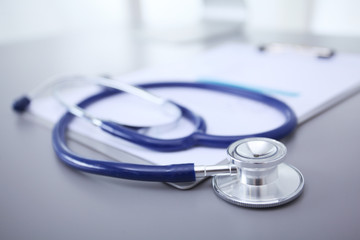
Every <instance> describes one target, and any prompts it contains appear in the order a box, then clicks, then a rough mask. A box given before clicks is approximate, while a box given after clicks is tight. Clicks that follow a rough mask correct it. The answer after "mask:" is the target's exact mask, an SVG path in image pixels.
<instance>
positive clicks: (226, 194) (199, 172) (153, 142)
mask: <svg viewBox="0 0 360 240" xmlns="http://www.w3.org/2000/svg"><path fill="white" fill-rule="evenodd" d="M81 80H82V81H83V80H85V81H89V79H87V78H81ZM90 80H91V82H92V83H94V84H97V85H99V86H102V87H103V89H102V90H101V91H100V92H98V93H96V94H93V95H91V96H89V97H86V98H85V99H83V100H82V101H81V102H79V103H78V104H77V105H71V104H67V103H66V101H64V100H63V99H62V98H61V97H60V96H59V94H56V91H55V96H56V98H57V99H58V100H59V102H60V103H62V104H63V105H64V106H65V107H66V109H67V110H68V112H66V113H65V114H64V115H63V116H62V117H61V118H60V120H59V121H58V122H57V123H56V124H55V126H54V128H53V132H52V142H53V148H54V151H55V153H56V154H57V156H58V157H59V159H60V160H62V161H63V162H64V163H66V164H68V165H70V166H71V167H73V168H76V169H78V170H81V171H84V172H88V173H93V174H99V175H105V176H110V177H117V178H125V179H131V180H140V181H158V182H193V181H195V180H196V179H198V178H204V177H208V176H214V177H213V188H214V190H215V193H217V195H218V196H219V197H221V198H222V199H224V200H226V201H228V202H230V203H234V204H237V205H241V206H246V207H272V206H278V205H282V204H285V203H287V202H289V201H291V200H293V199H295V198H296V197H298V196H299V195H300V194H301V192H302V189H303V186H304V178H303V176H302V174H301V173H300V171H299V170H297V169H296V168H294V167H293V166H290V165H288V164H285V163H282V162H283V160H284V156H285V154H286V147H285V146H284V145H283V144H282V143H280V142H278V141H276V140H274V139H281V138H283V137H285V136H287V135H289V134H290V133H291V132H292V131H293V130H294V129H295V127H296V125H297V120H296V116H295V113H294V112H293V111H292V110H291V108H290V107H289V106H288V105H286V104H285V103H284V102H282V101H280V100H278V99H275V98H273V97H270V96H267V95H265V94H262V93H259V92H255V91H250V90H246V89H242V88H237V87H229V86H222V85H218V84H210V83H199V82H158V83H146V84H140V85H137V86H132V85H128V84H126V83H123V82H119V81H115V80H109V79H106V78H102V77H96V78H91V79H90ZM64 82H67V83H69V82H70V81H53V83H52V84H51V85H53V89H57V88H58V87H59V86H60V85H61V84H63V83H64ZM48 85H49V84H48ZM54 86H55V87H54ZM176 87H184V88H197V89H205V90H209V91H215V92H221V93H225V94H231V95H234V96H237V97H240V98H247V99H250V100H254V101H257V102H260V103H262V104H265V105H267V106H269V107H271V108H274V109H276V110H278V111H279V112H280V113H282V115H283V116H284V117H285V121H284V123H283V124H282V125H281V126H279V127H277V128H275V129H273V130H270V131H266V132H261V133H254V134H248V135H240V136H238V135H236V136H218V135H211V134H207V133H206V123H205V121H204V119H203V118H202V117H201V116H199V115H197V114H195V113H194V112H192V111H191V110H190V109H189V108H187V107H185V106H182V105H180V104H178V103H175V102H172V101H169V100H166V99H162V98H160V97H158V96H155V95H153V94H151V93H150V92H148V90H149V89H153V88H176ZM40 89H41V88H40ZM34 92H36V93H37V92H39V89H37V90H36V91H34ZM122 93H129V94H133V95H135V96H138V97H141V98H143V99H146V100H148V101H150V102H152V103H154V104H158V105H159V106H160V107H161V108H163V109H165V110H164V111H167V112H169V113H171V114H172V115H173V121H172V122H176V121H178V120H179V118H181V117H182V118H185V119H187V120H188V121H190V122H191V123H192V124H193V125H194V129H195V130H194V131H193V132H192V133H191V134H189V135H187V136H185V137H180V138H175V139H161V138H156V137H153V136H148V135H146V131H144V129H145V130H146V129H149V128H152V127H159V126H129V125H123V124H121V123H118V122H114V121H111V120H105V119H101V118H98V117H94V116H92V115H91V114H89V113H88V112H87V111H86V108H87V107H89V106H90V105H91V104H93V103H96V102H98V101H100V100H102V99H105V98H107V97H110V96H113V95H116V94H122ZM35 95H36V94H35V93H30V94H28V95H26V96H24V97H22V98H20V99H19V100H17V101H16V102H15V103H14V105H13V108H14V109H15V110H16V111H18V112H22V111H25V110H26V109H27V106H28V105H29V104H30V102H31V100H32V98H33V97H34V96H35ZM75 116H77V117H81V118H84V119H86V120H87V121H89V122H90V123H92V124H93V125H95V126H97V127H99V128H100V129H102V130H103V131H105V132H107V133H109V134H111V135H114V136H116V137H119V138H122V139H125V140H127V141H129V142H132V143H135V144H137V145H140V146H143V147H145V148H149V149H152V150H155V151H163V152H169V151H179V150H185V149H188V148H191V147H195V146H206V147H216V148H225V147H228V146H229V147H228V150H227V155H228V160H229V163H228V164H225V165H211V166H197V165H194V164H193V163H184V164H173V165H162V166H160V165H140V164H131V163H121V162H111V161H102V160H95V159H89V158H85V157H82V156H79V155H77V154H75V153H74V152H73V151H72V150H70V148H69V147H68V146H67V144H66V131H67V128H68V126H69V124H70V123H71V122H72V120H73V119H74V118H75ZM165 125H167V124H165ZM160 127H161V126H160Z"/></svg>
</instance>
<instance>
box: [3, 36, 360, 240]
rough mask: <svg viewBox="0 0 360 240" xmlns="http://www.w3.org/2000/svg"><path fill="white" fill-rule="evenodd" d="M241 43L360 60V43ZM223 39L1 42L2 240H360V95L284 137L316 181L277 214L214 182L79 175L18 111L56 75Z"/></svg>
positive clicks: (128, 64)
mask: <svg viewBox="0 0 360 240" xmlns="http://www.w3.org/2000/svg"><path fill="white" fill-rule="evenodd" d="M124 36H126V37H124ZM233 38H235V39H236V38H237V39H239V40H241V41H250V42H252V43H257V42H263V41H265V42H267V41H288V42H289V41H290V42H302V43H310V44H320V45H327V46H332V47H335V48H337V49H340V50H342V51H347V52H349V51H353V52H354V51H355V52H360V46H359V42H360V41H359V39H349V38H331V37H314V36H301V35H297V36H296V35H281V34H272V35H271V34H263V35H261V34H258V35H253V36H246V37H244V36H242V37H241V36H240V37H236V36H235V37H233ZM223 40H224V39H217V40H215V41H207V42H198V43H187V44H171V43H161V42H154V41H140V40H139V39H138V38H136V37H134V36H131V35H123V34H121V33H119V32H116V31H112V32H102V33H86V34H85V33H84V34H73V35H71V36H67V37H61V36H59V37H52V38H47V39H39V40H28V41H23V42H17V43H11V44H3V45H0V79H1V81H0V84H1V87H0V89H1V101H0V106H1V113H2V114H1V121H2V123H1V135H0V136H1V150H0V160H1V167H0V193H1V197H0V238H1V239H109V238H112V239H145V238H147V239H196V238H197V239H225V238H226V239H359V238H360V207H359V205H358V204H359V199H360V187H359V181H360V177H359V176H360V175H359V169H360V158H359V156H360V147H359V139H360V127H359V123H360V114H359V106H360V94H357V95H355V96H352V97H351V98H349V99H347V100H346V101H343V102H342V103H340V104H338V105H337V106H336V107H334V108H332V109H330V110H328V111H326V112H324V113H323V114H321V115H320V116H318V117H316V118H314V119H312V120H311V121H309V122H306V123H305V124H303V125H302V126H300V127H299V128H298V130H297V132H296V133H295V134H294V135H293V136H291V137H289V138H288V139H285V140H284V142H285V143H286V144H287V146H288V150H289V154H288V162H290V163H292V164H294V165H295V166H296V167H298V168H299V169H300V170H301V171H302V172H303V174H304V176H305V179H306V185H305V191H304V193H303V195H302V196H301V197H300V198H299V199H298V200H296V201H295V202H293V203H291V204H289V205H286V206H283V207H280V208H274V209H268V210H254V209H247V208H241V207H236V206H233V205H231V204H228V203H226V202H224V201H222V200H220V199H219V198H218V197H216V196H215V195H214V193H213V191H212V189H211V182H210V181H206V182H204V183H203V184H201V185H200V186H198V187H197V188H195V189H193V190H189V191H179V190H176V189H173V188H171V187H169V186H167V185H165V184H162V183H140V182H132V181H127V180H118V179H112V178H107V177H100V176H92V175H89V174H84V173H80V172H77V171H74V170H72V169H70V168H69V167H67V166H65V165H63V164H62V163H61V162H60V161H58V160H57V158H56V157H55V155H54V153H53V151H52V147H51V141H50V138H51V132H50V131H49V129H46V128H44V127H42V126H40V125H38V124H36V123H34V122H32V121H29V120H27V119H24V117H22V116H21V115H18V114H16V113H14V112H13V111H12V110H11V107H10V106H11V103H12V100H13V99H14V98H15V97H16V96H18V95H20V94H21V93H23V92H25V91H26V90H28V89H30V88H31V87H33V86H34V85H35V84H36V83H38V82H40V81H41V80H42V79H45V78H46V77H48V76H50V75H53V74H55V73H63V72H80V73H112V74H121V73H123V72H126V71H130V70H133V69H137V68H140V67H143V66H148V65H152V64H162V63H165V62H167V61H173V60H175V59H177V58H183V57H188V56H191V55H192V54H195V53H197V52H200V51H202V50H203V49H204V47H208V46H211V45H216V44H218V43H221V42H222V41H223ZM359 67H360V66H359ZM82 151H86V150H82Z"/></svg>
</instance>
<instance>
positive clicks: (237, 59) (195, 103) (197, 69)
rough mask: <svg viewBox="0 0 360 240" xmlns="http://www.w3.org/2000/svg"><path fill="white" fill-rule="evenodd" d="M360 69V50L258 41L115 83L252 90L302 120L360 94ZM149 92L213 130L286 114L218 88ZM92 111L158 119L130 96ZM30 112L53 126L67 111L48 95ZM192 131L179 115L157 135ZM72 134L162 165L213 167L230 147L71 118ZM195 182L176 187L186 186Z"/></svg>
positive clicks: (81, 93) (252, 126)
mask: <svg viewBox="0 0 360 240" xmlns="http://www.w3.org/2000/svg"><path fill="white" fill-rule="evenodd" d="M262 50H264V49H262ZM358 66H360V56H358V55H355V54H344V53H337V54H336V55H335V56H334V55H333V56H331V57H329V58H318V57H314V56H313V55H311V54H310V55H309V54H299V52H296V51H283V52H271V51H259V48H258V47H255V46H251V45H245V44H239V43H236V42H229V43H226V44H223V45H221V46H218V47H216V48H213V49H209V50H207V51H205V52H204V53H201V54H200V55H198V56H196V57H195V58H193V59H189V60H188V61H180V62H178V63H174V64H171V65H169V66H158V67H152V68H147V69H142V70H138V71H135V72H133V73H130V74H126V75H123V76H119V77H116V78H115V79H114V81H125V82H128V83H131V84H138V83H146V82H154V81H156V82H159V81H169V80H170V81H171V80H174V81H189V82H192V81H202V82H204V81H206V82H212V83H214V84H226V85H231V86H235V87H241V88H247V89H250V90H253V91H259V92H262V93H265V94H268V95H271V96H273V97H275V98H278V99H280V100H282V101H284V102H285V103H287V104H288V105H289V106H290V107H291V108H292V109H293V110H294V112H295V113H296V115H297V117H298V122H299V124H301V123H304V122H305V121H307V120H309V119H311V118H312V117H314V116H316V115H317V114H320V113H321V112H322V111H324V110H326V109H327V108H329V107H331V106H333V105H334V104H336V103H338V102H340V101H341V100H343V99H345V98H347V97H349V96H351V95H352V94H354V93H356V92H358V91H359V89H360V69H359V67H358ZM96 91H97V89H94V88H91V87H90V88H86V89H74V90H72V91H69V92H67V97H68V98H69V100H70V101H73V103H76V102H77V101H79V100H80V99H82V98H83V97H85V96H87V95H89V94H91V93H92V92H96ZM151 91H152V92H153V93H154V94H157V95H159V96H162V97H165V98H169V99H171V100H173V101H175V102H178V103H180V104H182V105H184V106H186V107H188V108H190V109H191V110H193V111H194V112H197V113H198V114H199V115H201V116H203V117H204V118H205V120H206V122H207V125H208V131H209V132H210V133H212V134H218V135H222V134H223V135H235V134H247V133H253V132H260V131H265V130H269V129H272V128H274V127H276V126H278V125H280V124H281V123H282V121H283V117H282V116H281V114H279V113H277V112H276V111H275V110H273V109H270V108H268V107H266V106H264V105H262V104H260V103H256V102H253V101H250V100H246V99H239V98H237V97H234V96H229V95H225V94H221V93H213V92H207V91H206V90H198V89H197V90H195V89H194V90H189V89H181V88H179V89H159V90H156V89H155V90H151ZM114 109H115V110H116V111H115V110H114ZM90 110H91V111H94V112H97V113H98V114H104V115H106V114H110V115H107V116H109V117H110V118H112V119H114V118H115V119H116V118H117V117H120V118H121V119H122V120H124V118H127V119H128V121H129V123H131V121H134V120H139V119H141V120H144V119H146V118H149V119H150V118H151V121H153V120H154V119H156V118H157V117H158V116H157V115H154V116H153V112H152V109H151V107H149V106H147V105H146V103H144V102H138V101H137V100H136V99H134V98H133V97H132V96H126V95H125V96H115V97H112V98H109V99H106V100H104V101H101V102H99V103H98V104H95V105H94V106H91V109H90ZM29 112H30V113H31V114H32V115H34V116H36V117H38V118H41V119H43V120H44V121H45V122H47V123H48V125H50V126H51V125H53V124H54V123H55V122H56V121H57V119H58V118H59V117H60V116H61V115H62V114H63V113H64V112H65V110H64V109H63V108H62V106H60V105H59V104H58V103H57V102H56V101H54V100H53V99H52V98H51V97H43V98H39V99H35V100H34V101H33V102H32V104H31V106H30V111H29ZM191 131H192V126H191V124H189V123H188V122H186V121H185V120H181V121H180V122H179V126H178V127H176V128H174V129H172V130H171V131H167V132H163V133H160V135H159V137H162V138H175V137H177V136H183V135H186V134H189V133H191ZM295 134H296V133H295ZM69 137H70V138H72V139H74V140H76V141H78V142H80V143H82V144H84V145H86V146H89V147H91V148H92V149H95V150H96V151H99V152H101V153H103V154H105V155H109V157H111V159H115V160H117V161H124V160H125V162H127V161H129V162H134V163H141V164H144V163H145V164H159V165H160V164H163V165H167V164H176V163H184V162H193V163H196V164H198V165H212V164H220V163H224V161H226V160H225V155H226V154H225V151H226V150H225V149H214V148H206V147H195V148H192V149H189V150H186V151H181V152H172V153H159V152H154V151H151V150H148V149H145V148H142V147H139V146H136V145H134V144H132V143H129V142H126V141H124V140H122V139H115V138H114V137H113V136H109V135H107V134H105V133H103V132H102V131H101V130H99V129H96V128H95V127H93V126H91V125H90V124H89V123H87V122H85V121H83V120H81V119H76V120H75V121H74V122H73V123H71V126H70V131H69ZM198 182H199V181H197V182H194V183H183V184H182V183H180V184H171V185H172V186H174V187H176V188H179V189H189V188H192V187H194V186H196V185H197V184H198Z"/></svg>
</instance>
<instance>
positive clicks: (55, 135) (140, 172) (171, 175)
mask: <svg viewBox="0 0 360 240" xmlns="http://www.w3.org/2000/svg"><path fill="white" fill-rule="evenodd" d="M72 118H73V116H72V115H71V114H70V113H66V114H65V115H64V116H63V117H62V118H61V119H60V120H59V121H58V123H57V124H56V125H55V127H54V129H53V132H52V140H53V141H52V142H53V148H54V151H55V153H56V154H57V156H58V157H59V159H60V160H61V161H63V162H64V163H66V164H67V165H69V166H71V167H73V168H75V169H77V170H81V171H84V172H88V173H93V174H98V175H104V176H109V177H116V178H124V179H130V180H139V181H155V182H192V181H195V179H196V177H195V171H194V164H193V163H184V164H173V165H164V166H155V165H140V164H130V163H120V162H109V161H100V160H93V159H88V158H84V157H81V156H78V155H76V154H74V153H72V151H71V150H70V149H69V148H68V146H67V145H66V130H67V126H68V124H69V123H70V121H71V120H72Z"/></svg>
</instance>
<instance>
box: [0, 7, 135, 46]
mask: <svg viewBox="0 0 360 240" xmlns="http://www.w3.org/2000/svg"><path fill="white" fill-rule="evenodd" d="M127 3H128V2H127V1H122V0H50V1H49V0H0V42H7V41H12V40H18V39H27V38H34V37H42V36H49V35H54V34H59V33H63V32H71V31H76V30H79V29H86V28H100V27H104V26H109V25H115V24H120V25H125V24H126V21H127V18H128V14H129V11H128V7H127Z"/></svg>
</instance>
